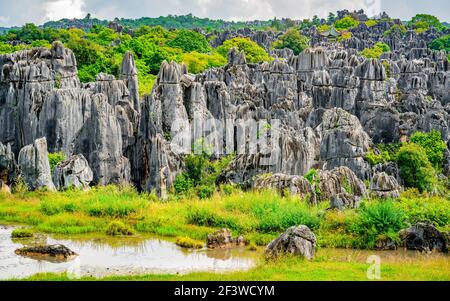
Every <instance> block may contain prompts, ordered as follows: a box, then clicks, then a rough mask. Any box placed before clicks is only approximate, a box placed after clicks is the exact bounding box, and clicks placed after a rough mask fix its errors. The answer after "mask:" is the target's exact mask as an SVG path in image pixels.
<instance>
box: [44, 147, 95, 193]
mask: <svg viewBox="0 0 450 301" xmlns="http://www.w3.org/2000/svg"><path fill="white" fill-rule="evenodd" d="M93 177H94V175H93V173H92V170H91V168H90V167H89V163H88V162H87V160H86V159H85V158H84V156H83V155H75V156H72V157H71V158H69V159H68V160H66V161H63V162H61V163H59V164H58V165H57V166H56V167H55V170H54V171H53V183H54V184H55V187H56V189H58V190H62V189H67V188H78V189H88V188H89V184H90V183H91V182H92V180H93Z"/></svg>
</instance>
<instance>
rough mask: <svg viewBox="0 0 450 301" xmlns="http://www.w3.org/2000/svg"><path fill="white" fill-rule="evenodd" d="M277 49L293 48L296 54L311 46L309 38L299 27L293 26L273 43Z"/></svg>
mask: <svg viewBox="0 0 450 301" xmlns="http://www.w3.org/2000/svg"><path fill="white" fill-rule="evenodd" d="M272 46H273V48H275V49H284V48H289V49H291V50H292V51H293V52H294V54H295V55H298V54H299V53H300V52H302V51H303V50H305V49H306V48H308V47H309V39H308V38H307V37H305V36H303V35H301V34H300V32H299V31H298V30H297V29H294V28H291V29H289V30H288V31H287V32H286V33H285V34H283V35H282V36H281V37H280V38H279V39H278V40H277V41H275V42H274V43H273V45H272Z"/></svg>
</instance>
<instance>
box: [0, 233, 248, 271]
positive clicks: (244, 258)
mask: <svg viewBox="0 0 450 301" xmlns="http://www.w3.org/2000/svg"><path fill="white" fill-rule="evenodd" d="M13 229H14V227H11V226H0V279H10V278H23V277H27V276H31V275H33V274H36V273H45V272H53V273H63V272H68V273H69V274H70V275H74V276H76V277H78V276H94V277H104V276H108V275H127V274H150V273H158V274H176V273H188V272H195V271H209V272H225V271H236V270H247V269H249V268H251V267H253V266H254V264H255V260H254V256H255V255H254V254H253V253H254V252H250V251H247V250H246V249H245V248H238V249H232V250H223V249H221V250H208V249H201V250H188V249H183V248H181V247H179V246H177V245H176V244H175V243H173V242H170V241H166V240H163V239H160V238H155V237H145V236H137V237H123V238H111V237H106V236H105V237H100V238H92V237H87V236H74V237H72V236H71V237H70V239H68V238H67V236H46V237H41V238H40V240H41V241H40V242H41V243H46V244H48V245H52V244H63V245H65V246H66V247H68V248H69V249H71V250H72V251H74V252H76V253H78V254H79V256H77V257H76V258H75V259H73V260H71V261H66V262H61V261H60V262H55V261H53V262H52V261H49V260H45V259H33V258H28V257H23V256H20V255H16V254H15V253H14V251H15V250H16V249H18V248H21V247H23V246H24V245H29V244H33V243H36V240H35V239H33V240H30V239H11V232H12V230H13Z"/></svg>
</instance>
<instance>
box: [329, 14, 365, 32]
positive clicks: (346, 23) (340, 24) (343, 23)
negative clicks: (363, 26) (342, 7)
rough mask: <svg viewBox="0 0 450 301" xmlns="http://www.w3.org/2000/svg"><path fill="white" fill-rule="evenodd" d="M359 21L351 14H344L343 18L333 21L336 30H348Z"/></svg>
mask: <svg viewBox="0 0 450 301" xmlns="http://www.w3.org/2000/svg"><path fill="white" fill-rule="evenodd" d="M358 25H359V22H358V21H357V20H355V19H354V18H353V17H352V16H345V17H344V18H342V19H340V20H337V21H336V22H334V27H335V28H336V29H337V30H348V29H350V28H353V27H356V26H358Z"/></svg>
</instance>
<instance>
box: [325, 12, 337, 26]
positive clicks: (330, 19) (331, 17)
mask: <svg viewBox="0 0 450 301" xmlns="http://www.w3.org/2000/svg"><path fill="white" fill-rule="evenodd" d="M336 19H337V17H336V15H335V14H333V13H329V14H328V18H327V23H328V24H330V25H331V24H334V22H336Z"/></svg>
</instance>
